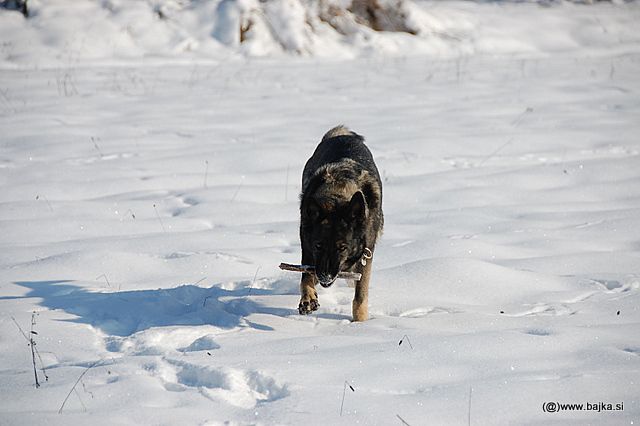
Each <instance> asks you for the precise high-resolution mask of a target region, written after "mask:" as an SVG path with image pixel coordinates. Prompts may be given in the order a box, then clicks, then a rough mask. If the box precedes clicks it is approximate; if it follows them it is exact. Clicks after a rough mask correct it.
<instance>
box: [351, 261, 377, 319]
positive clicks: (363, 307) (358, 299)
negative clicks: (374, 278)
mask: <svg viewBox="0 0 640 426" xmlns="http://www.w3.org/2000/svg"><path fill="white" fill-rule="evenodd" d="M372 260H373V259H369V260H368V261H367V264H366V265H365V266H360V267H359V268H358V269H359V271H358V272H360V273H361V274H362V278H360V281H356V294H355V296H354V298H353V306H352V313H353V320H354V321H366V320H367V319H368V318H369V278H371V261H372Z"/></svg>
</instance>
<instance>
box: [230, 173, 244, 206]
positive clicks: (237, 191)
mask: <svg viewBox="0 0 640 426" xmlns="http://www.w3.org/2000/svg"><path fill="white" fill-rule="evenodd" d="M243 184H244V176H242V179H240V183H239V184H238V187H237V188H236V192H234V193H233V197H231V202H234V201H235V200H236V197H237V196H238V193H239V192H240V188H242V185H243Z"/></svg>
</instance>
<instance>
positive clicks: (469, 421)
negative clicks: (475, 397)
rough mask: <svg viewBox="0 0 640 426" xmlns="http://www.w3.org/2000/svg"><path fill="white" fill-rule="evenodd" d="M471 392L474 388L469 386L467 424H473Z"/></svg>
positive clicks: (469, 425) (468, 425)
mask: <svg viewBox="0 0 640 426" xmlns="http://www.w3.org/2000/svg"><path fill="white" fill-rule="evenodd" d="M471 392H473V388H472V387H471V386H469V408H468V409H467V426H471Z"/></svg>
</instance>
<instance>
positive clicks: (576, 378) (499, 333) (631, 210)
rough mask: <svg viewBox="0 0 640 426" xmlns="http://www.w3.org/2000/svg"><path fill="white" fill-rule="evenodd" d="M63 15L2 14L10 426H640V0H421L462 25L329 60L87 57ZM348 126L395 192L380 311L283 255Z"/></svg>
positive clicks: (375, 297)
mask: <svg viewBox="0 0 640 426" xmlns="http://www.w3.org/2000/svg"><path fill="white" fill-rule="evenodd" d="M45 3H46V2H44V1H40V2H35V4H36V5H39V4H40V5H42V6H40V7H41V8H42V9H41V13H40V15H39V16H35V17H34V18H33V21H32V22H33V23H30V21H24V20H23V18H22V17H21V16H20V15H19V14H17V13H16V12H7V11H0V34H1V35H2V37H3V40H4V41H3V43H2V53H1V55H2V57H1V59H0V253H1V254H0V278H1V279H0V351H1V352H0V353H1V354H2V355H1V358H0V359H1V361H2V365H0V425H23V424H47V425H87V424H91V425H133V424H136V425H222V424H229V425H253V424H257V425H276V424H277V425H294V424H305V425H306V424H309V425H332V424H338V425H342V424H343V425H352V424H361V425H403V424H409V425H411V426H416V425H425V424H438V425H440V424H452V425H467V424H473V425H485V424H487V425H488V424H545V425H547V424H574V425H585V424H612V425H618V424H619V425H623V424H640V307H639V305H640V34H638V27H637V23H638V22H639V21H640V5H638V4H637V3H629V4H622V5H611V4H605V5H595V6H576V5H568V4H556V5H555V6H552V7H540V6H538V5H533V4H496V3H485V4H474V3H453V2H452V3H448V2H440V3H434V4H432V3H427V2H423V3H420V5H421V7H423V8H424V10H425V11H429V8H433V9H434V10H435V12H434V11H433V10H432V11H431V12H433V14H432V15H430V16H432V18H433V19H434V20H436V21H437V19H440V20H441V21H442V20H443V19H444V17H446V16H454V17H459V18H460V19H459V20H457V21H455V22H461V24H460V28H459V30H460V31H461V32H465V34H467V36H468V37H467V36H465V37H462V38H459V39H454V40H447V41H446V42H445V41H442V40H439V41H437V42H438V43H441V44H440V45H439V46H440V47H439V48H438V49H441V50H438V49H435V50H433V51H429V49H428V48H427V47H428V46H429V45H430V44H429V39H428V38H425V39H421V41H419V42H418V41H414V42H412V43H409V44H407V45H406V47H404V48H403V47H402V46H404V44H403V43H404V41H403V40H405V39H406V40H409V39H410V37H413V36H408V35H405V36H402V35H398V34H380V35H378V37H379V40H377V41H375V40H374V41H375V43H378V45H376V44H375V43H374V42H371V43H374V44H373V45H372V44H369V45H366V46H365V45H359V44H357V43H356V42H353V43H351V44H349V46H350V48H349V49H351V50H349V51H348V55H347V56H348V58H344V57H343V58H334V59H326V58H322V56H326V55H320V54H318V55H313V54H309V55H302V56H297V55H290V54H285V53H279V54H275V53H273V54H268V55H266V56H264V57H261V58H255V57H254V56H253V55H252V54H250V53H251V52H243V51H241V50H240V49H235V50H234V49H233V48H229V47H224V46H222V45H215V43H214V44H212V46H213V47H211V49H210V50H206V49H205V50H203V51H196V52H188V53H185V54H183V53H175V52H160V53H158V52H155V51H154V52H153V54H150V55H145V54H143V53H144V52H145V51H147V52H148V51H149V49H151V48H150V47H149V46H147V45H145V44H144V43H143V42H140V44H138V45H137V46H138V47H139V49H138V50H136V49H133V48H131V49H129V50H128V53H130V54H131V55H129V57H127V58H122V57H120V56H118V55H116V54H114V53H113V52H111V51H104V50H100V49H98V48H96V47H95V46H93V45H91V44H90V43H89V42H90V41H91V40H90V39H89V37H88V38H87V40H88V41H87V45H86V46H93V47H87V52H89V53H87V52H84V51H81V50H73V55H71V54H68V53H69V52H71V51H72V50H69V49H68V46H69V45H68V43H67V42H66V41H65V40H66V39H65V37H68V36H69V34H70V33H69V31H71V30H69V28H63V25H61V23H60V22H58V25H57V26H56V27H55V28H53V27H49V26H47V25H44V24H42V22H43V21H42V20H46V18H47V16H48V15H47V14H46V13H45V11H46V10H47V9H46V8H45V7H44V4H45ZM54 3H55V2H54ZM57 3H58V4H59V3H60V2H57ZM85 3H86V4H91V3H90V2H85ZM95 3H96V4H97V3H98V2H95ZM111 3H113V4H118V2H111ZM204 3H206V2H203V4H204ZM96 7H97V6H96ZM436 12H437V13H436ZM425 13H426V12H425ZM56 16H58V15H56ZM136 16H138V15H136ZM121 18H122V16H121ZM68 19H70V21H69V22H72V23H76V22H79V21H81V20H80V19H79V18H78V17H77V16H75V17H74V16H71V17H70V18H68ZM96 19H97V18H96ZM122 19H124V18H122ZM185 19H186V18H185ZM441 21H437V22H441ZM115 22H116V24H117V21H115ZM138 22H144V20H143V19H139V20H138ZM434 22H435V21H434ZM442 22H444V21H442ZM534 23H537V24H539V26H535V25H534ZM116 24H113V25H116ZM445 24H446V26H448V27H447V28H449V30H451V31H453V29H452V28H453V27H454V26H455V25H454V23H452V22H448V21H447V22H445V23H443V25H445ZM154 25H155V24H154ZM194 25H195V24H194ZM100 28H102V27H100ZM154 28H155V27H154ZM156 30H157V28H156ZM79 31H80V30H79ZM81 31H89V30H86V29H82V30H81ZM158 31H159V30H158ZM194 31H195V30H194ZM26 33H28V34H30V37H32V38H30V39H29V40H31V41H29V43H27V42H25V40H24V38H21V36H20V34H26ZM87 34H89V33H88V32H87ZM167 34H169V32H168V31H167ZM171 34H173V33H171ZM171 34H169V35H171ZM34 35H37V36H38V37H35V36H34ZM107 35H109V33H108V32H107ZM169 35H167V37H169ZM507 35H512V36H513V38H508V37H507ZM190 37H191V36H190ZM36 39H37V40H36ZM334 41H335V40H334ZM25 43H26V44H25ZM212 43H213V42H212ZM332 43H333V42H332ZM340 43H347V44H348V43H349V40H342V41H340ZM407 43H408V41H407ZM26 45H28V46H27V47H25V46H26ZM201 45H202V44H201ZM382 45H385V46H391V45H392V46H395V47H394V49H396V50H397V51H396V52H395V53H394V52H389V51H388V50H384V49H382V51H375V49H373V48H372V46H374V47H375V46H378V47H379V46H382ZM65 46H66V47H65ZM140 46H142V47H140ZM332 46H333V47H331V49H337V47H336V46H337V45H335V43H334V45H332ZM416 46H418V47H420V48H419V49H418V48H416ZM325 47H326V46H325ZM414 48H416V49H417V50H418V51H414ZM25 49H26V50H25ZM56 49H57V50H56ZM65 49H67V50H65ZM145 49H146V50H145ZM327 49H329V48H328V47H327ZM372 49H373V50H372ZM402 49H404V50H402ZM18 51H20V52H23V53H21V54H18V53H17V52H18ZM65 52H66V53H65ZM105 52H106V53H105ZM141 52H143V53H141ZM85 53H86V54H85ZM325 53H326V52H325ZM71 56H73V59H72V60H71V59H69V58H70V57H71ZM61 58H64V59H61ZM340 123H344V124H346V125H348V126H350V127H351V128H352V129H353V130H355V131H356V132H358V133H361V134H363V135H364V136H365V137H366V139H367V144H368V146H369V147H370V149H371V150H372V152H373V154H374V157H375V158H376V161H377V163H378V168H379V169H380V172H381V174H382V176H383V180H384V182H383V183H384V202H383V205H384V211H385V219H386V220H385V233H384V235H383V237H382V239H381V241H380V243H379V246H378V248H377V250H376V256H375V259H374V273H373V278H372V283H371V296H370V306H369V311H370V315H371V319H370V320H369V321H367V322H364V323H352V322H350V318H351V300H352V298H353V289H352V288H349V287H348V286H347V285H346V284H345V283H344V282H341V281H339V282H338V283H337V285H334V286H333V287H331V288H329V289H324V288H319V299H320V304H321V307H320V309H319V310H318V312H317V313H315V314H314V315H310V316H300V315H298V313H297V305H298V301H299V295H298V282H299V281H298V280H299V276H298V274H296V273H291V272H282V271H280V270H279V269H278V268H277V265H278V264H279V263H280V262H289V263H298V262H299V260H300V249H299V239H298V220H299V212H298V193H299V191H300V176H301V173H302V167H303V165H304V162H305V161H306V159H307V158H308V157H309V156H310V155H311V153H312V152H313V149H314V148H315V145H316V144H317V143H318V141H319V139H320V138H321V136H322V135H323V133H324V132H325V131H326V130H328V129H329V128H330V127H332V126H334V125H336V124H340ZM34 312H35V315H33V313H34ZM32 317H33V320H34V322H35V325H33V326H32ZM20 329H21V330H20ZM31 330H33V331H34V332H35V333H34V334H32V336H33V339H34V340H35V342H36V346H35V348H36V349H37V350H38V352H39V357H38V356H37V355H36V356H35V364H36V366H37V367H38V370H37V374H38V377H39V381H40V383H41V386H40V388H38V389H36V388H35V386H34V382H35V381H34V370H33V360H32V353H31V348H30V346H29V345H28V337H25V336H28V335H29V334H30V331H31ZM21 332H22V334H24V336H23V335H22V334H21ZM36 333H37V334H36ZM41 367H44V370H45V373H46V376H47V377H48V380H45V375H44V373H43V371H42V369H41ZM352 389H353V390H352ZM547 402H558V403H580V404H586V403H607V404H612V405H613V408H614V409H615V405H616V404H620V403H622V404H623V409H622V410H618V411H601V412H597V411H586V410H585V411H569V410H566V411H562V412H558V413H548V412H544V411H543V404H545V403H547ZM545 407H548V406H545Z"/></svg>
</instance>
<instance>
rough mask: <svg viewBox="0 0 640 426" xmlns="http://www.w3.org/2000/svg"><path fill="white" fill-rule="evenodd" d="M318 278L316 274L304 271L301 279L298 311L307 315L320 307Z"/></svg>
mask: <svg viewBox="0 0 640 426" xmlns="http://www.w3.org/2000/svg"><path fill="white" fill-rule="evenodd" d="M317 281H318V280H317V278H316V276H315V275H312V274H307V273H304V274H302V280H301V281H300V304H299V305H298V312H299V313H300V315H307V314H310V313H311V312H313V311H315V310H317V309H318V307H319V306H320V304H319V303H318V292H317V291H316V284H317Z"/></svg>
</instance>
